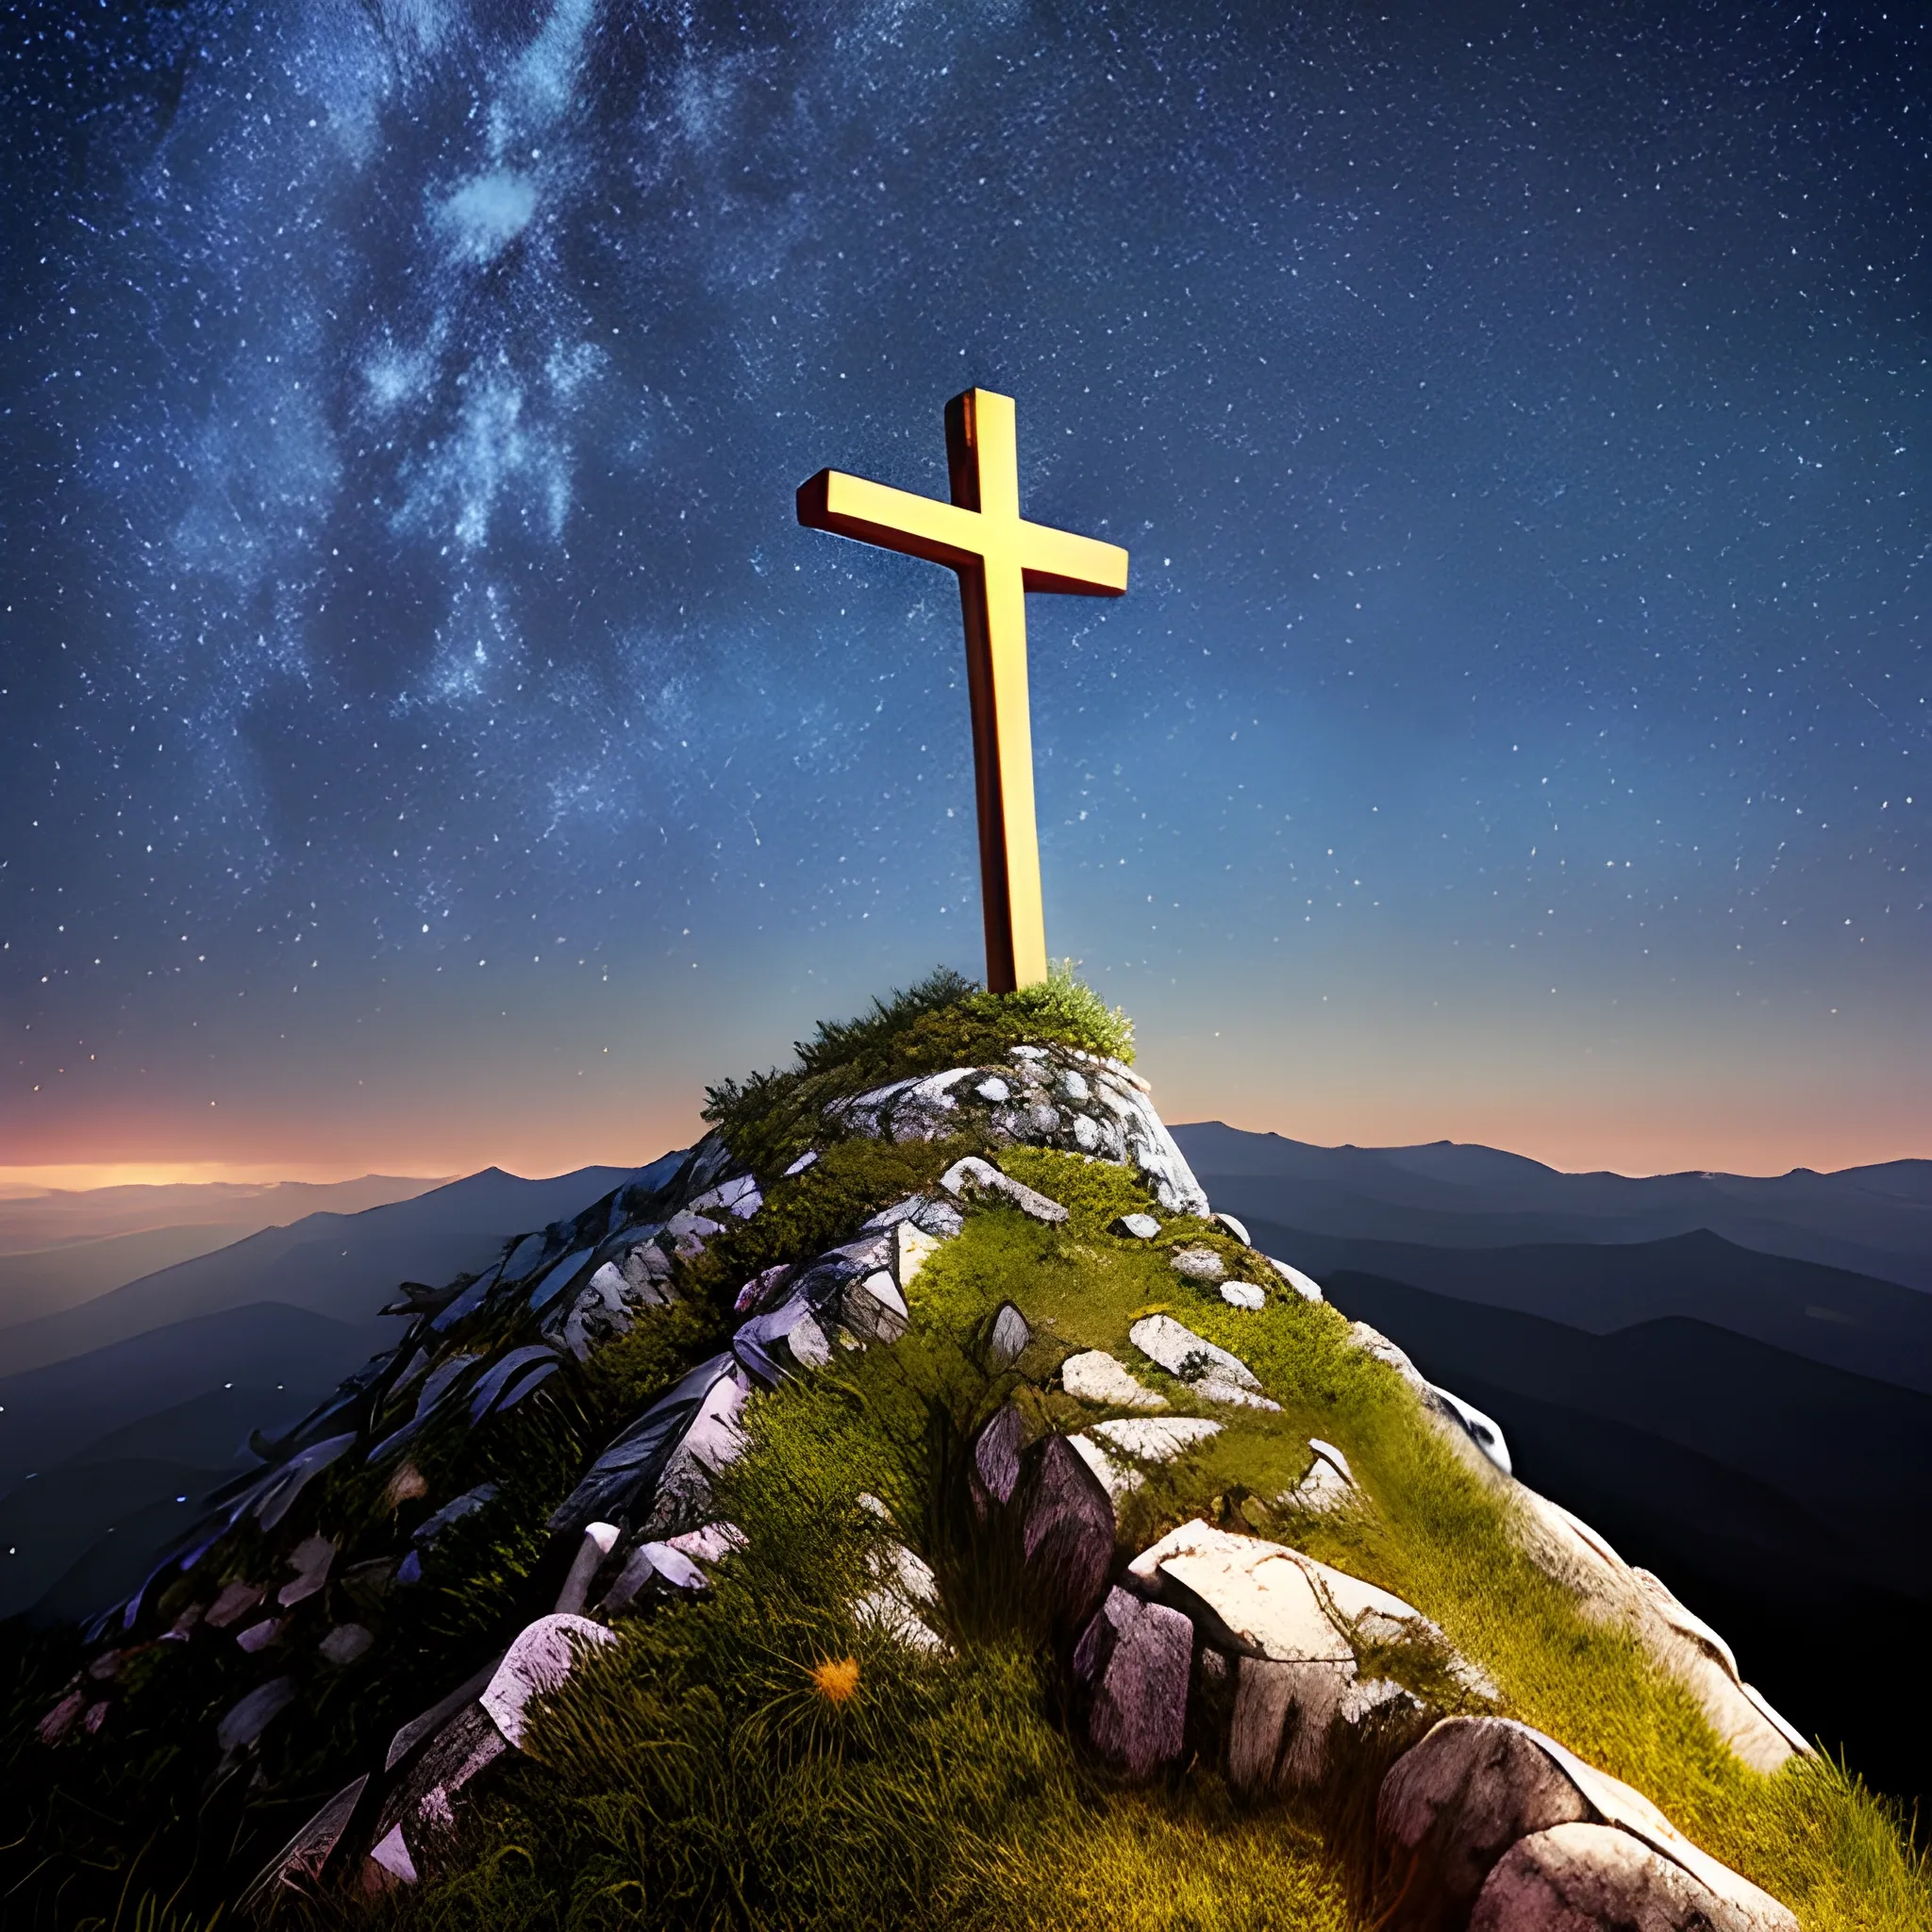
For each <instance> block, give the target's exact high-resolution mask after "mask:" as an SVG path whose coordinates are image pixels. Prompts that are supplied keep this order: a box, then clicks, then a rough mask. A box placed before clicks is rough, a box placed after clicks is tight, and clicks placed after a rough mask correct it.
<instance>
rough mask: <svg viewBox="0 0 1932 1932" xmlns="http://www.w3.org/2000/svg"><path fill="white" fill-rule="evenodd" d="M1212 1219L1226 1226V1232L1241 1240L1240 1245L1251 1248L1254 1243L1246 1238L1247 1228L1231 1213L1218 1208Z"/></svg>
mask: <svg viewBox="0 0 1932 1932" xmlns="http://www.w3.org/2000/svg"><path fill="white" fill-rule="evenodd" d="M1214 1219H1215V1220H1216V1221H1217V1222H1219V1223H1220V1224H1221V1225H1222V1226H1223V1227H1224V1228H1226V1230H1227V1231H1228V1233H1229V1234H1231V1235H1233V1237H1234V1238H1235V1240H1236V1241H1239V1242H1241V1246H1242V1247H1244V1248H1252V1247H1253V1246H1254V1245H1255V1244H1254V1242H1253V1241H1250V1240H1249V1239H1248V1230H1247V1226H1246V1224H1245V1223H1242V1222H1240V1221H1237V1220H1236V1219H1235V1218H1234V1216H1233V1215H1232V1214H1224V1213H1222V1212H1221V1210H1220V1209H1219V1208H1216V1209H1215V1212H1214Z"/></svg>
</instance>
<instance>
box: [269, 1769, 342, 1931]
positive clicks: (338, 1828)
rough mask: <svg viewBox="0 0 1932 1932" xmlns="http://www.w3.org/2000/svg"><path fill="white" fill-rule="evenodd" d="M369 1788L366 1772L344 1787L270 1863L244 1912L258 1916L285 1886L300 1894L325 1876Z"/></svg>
mask: <svg viewBox="0 0 1932 1932" xmlns="http://www.w3.org/2000/svg"><path fill="white" fill-rule="evenodd" d="M368 1784H369V1774H368V1773H367V1772H366V1771H365V1772H364V1773H363V1774H362V1775H361V1776H360V1777H358V1778H357V1779H356V1780H355V1781H354V1782H353V1783H351V1784H346V1785H344V1786H343V1787H342V1789H341V1790H339V1791H338V1792H337V1793H336V1794H335V1796H334V1797H333V1798H331V1799H330V1800H329V1801H328V1803H327V1804H325V1806H324V1807H322V1809H321V1810H320V1811H318V1812H317V1813H316V1814H315V1816H314V1817H313V1818H311V1819H310V1820H309V1821H308V1824H305V1825H304V1826H303V1827H302V1829H301V1830H300V1831H298V1832H297V1833H296V1834H295V1836H294V1837H293V1838H291V1840H289V1842H288V1843H287V1844H285V1845H284V1846H283V1847H282V1849H281V1850H280V1851H279V1852H277V1853H276V1854H275V1857H273V1858H271V1859H270V1860H269V1862H268V1864H267V1865H266V1867H264V1869H263V1870H262V1872H261V1874H260V1875H259V1876H258V1878H257V1879H256V1881H255V1883H254V1884H253V1885H251V1886H250V1887H249V1888H248V1890H247V1891H245V1892H244V1893H243V1894H242V1908H243V1909H244V1910H246V1911H251V1912H258V1911H259V1910H260V1909H261V1908H262V1907H264V1906H266V1905H268V1904H269V1902H270V1901H271V1900H272V1898H273V1897H274V1895H275V1892H277V1891H278V1890H281V1889H282V1888H283V1887H284V1886H288V1887H290V1888H291V1889H294V1890H300V1889H302V1888H303V1887H304V1886H306V1885H308V1884H310V1883H312V1882H313V1881H314V1880H315V1879H317V1878H319V1877H320V1876H321V1875H322V1868H323V1867H324V1866H325V1864H327V1863H328V1859H329V1854H330V1853H332V1852H333V1851H334V1850H335V1848H336V1847H337V1845H339V1844H340V1843H341V1840H342V1834H343V1832H345V1831H346V1830H348V1828H349V1821H350V1820H351V1819H352V1818H353V1817H355V1815H356V1807H357V1805H358V1803H359V1802H360V1801H361V1797H362V1793H363V1791H364V1790H366V1789H367V1788H368Z"/></svg>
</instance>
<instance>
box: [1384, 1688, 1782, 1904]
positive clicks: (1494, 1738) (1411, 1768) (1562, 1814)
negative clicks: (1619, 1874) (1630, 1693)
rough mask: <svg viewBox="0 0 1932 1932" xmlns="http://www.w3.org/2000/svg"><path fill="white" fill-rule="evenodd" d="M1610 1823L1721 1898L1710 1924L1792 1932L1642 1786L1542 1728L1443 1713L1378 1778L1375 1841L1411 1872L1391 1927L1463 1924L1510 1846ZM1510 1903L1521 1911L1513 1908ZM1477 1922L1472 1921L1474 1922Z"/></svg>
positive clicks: (1767, 1899) (1764, 1897)
mask: <svg viewBox="0 0 1932 1932" xmlns="http://www.w3.org/2000/svg"><path fill="white" fill-rule="evenodd" d="M1578 1824H1587V1825H1592V1826H1602V1825H1608V1826H1613V1827H1615V1828H1616V1829H1617V1831H1618V1833H1619V1834H1620V1835H1624V1836H1626V1837H1627V1838H1629V1839H1630V1840H1632V1841H1633V1842H1636V1843H1639V1844H1641V1846H1645V1847H1647V1848H1648V1849H1649V1851H1650V1852H1652V1853H1655V1854H1656V1855H1657V1856H1658V1857H1661V1858H1662V1859H1664V1860H1666V1861H1668V1862H1670V1863H1671V1864H1673V1865H1674V1866H1676V1867H1677V1868H1678V1869H1679V1870H1680V1871H1681V1872H1683V1873H1684V1874H1686V1875H1687V1877H1688V1878H1689V1879H1691V1880H1694V1881H1695V1883H1696V1885H1697V1886H1698V1888H1699V1889H1700V1890H1703V1891H1704V1892H1706V1893H1707V1894H1708V1895H1709V1896H1711V1897H1712V1898H1714V1899H1715V1900H1717V1901H1718V1902H1719V1903H1720V1905H1721V1907H1722V1914H1720V1913H1719V1912H1716V1911H1710V1910H1709V1909H1708V1908H1707V1924H1708V1925H1709V1926H1710V1927H1712V1928H1716V1927H1724V1928H1726V1932H1797V1922H1796V1921H1795V1920H1794V1919H1793V1918H1792V1917H1791V1915H1790V1913H1789V1912H1788V1911H1786V1909H1785V1908H1784V1907H1782V1906H1781V1905H1779V1904H1778V1903H1777V1901H1776V1900H1775V1899H1774V1898H1772V1897H1771V1896H1770V1895H1769V1894H1768V1893H1766V1892H1763V1891H1760V1890H1758V1889H1757V1886H1755V1885H1753V1884H1751V1883H1750V1881H1749V1880H1748V1879H1745V1878H1741V1877H1740V1876H1739V1874H1737V1873H1735V1872H1732V1871H1730V1870H1729V1869H1728V1868H1727V1867H1725V1866H1724V1865H1721V1864H1719V1863H1718V1861H1717V1860H1716V1859H1715V1858H1713V1857H1710V1856H1709V1854H1708V1853H1707V1852H1704V1851H1702V1850H1701V1849H1700V1848H1699V1847H1698V1846H1696V1845H1694V1844H1692V1843H1691V1841H1690V1840H1688V1839H1687V1838H1685V1837H1684V1835H1683V1834H1682V1833H1681V1832H1680V1831H1678V1830H1677V1828H1676V1827H1675V1826H1674V1824H1672V1823H1671V1822H1670V1820H1669V1819H1667V1818H1666V1817H1665V1816H1664V1815H1663V1813H1662V1812H1661V1811H1659V1810H1658V1809H1657V1807H1656V1806H1655V1805H1653V1804H1652V1803H1651V1802H1650V1801H1649V1799H1647V1798H1645V1797H1644V1796H1643V1795H1642V1794H1641V1792H1638V1791H1634V1790H1631V1789H1630V1787H1629V1786H1628V1785H1625V1784H1623V1783H1621V1782H1620V1781H1619V1780H1618V1779H1616V1778H1613V1777H1611V1776H1610V1775H1609V1774H1607V1773H1606V1772H1601V1771H1598V1770H1597V1769H1596V1768H1595V1767H1594V1766H1593V1765H1590V1764H1586V1763H1585V1762H1584V1761H1583V1760H1582V1759H1581V1758H1579V1757H1575V1756H1574V1755H1573V1754H1572V1753H1571V1752H1569V1751H1567V1750H1565V1749H1564V1748H1563V1746H1562V1745H1560V1744H1558V1743H1557V1741H1556V1740H1555V1739H1553V1738H1547V1737H1545V1736H1543V1734H1542V1733H1541V1732H1540V1731H1534V1730H1531V1729H1530V1727H1529V1726H1528V1725H1527V1724H1517V1723H1515V1722H1514V1721H1512V1720H1510V1719H1507V1718H1445V1719H1444V1720H1443V1721H1442V1722H1441V1724H1437V1725H1436V1726H1435V1728H1434V1729H1433V1730H1431V1731H1430V1732H1429V1734H1428V1736H1427V1737H1425V1738H1424V1739H1423V1740H1422V1741H1421V1742H1420V1743H1419V1744H1417V1745H1416V1746H1415V1747H1414V1749H1412V1750H1411V1751H1409V1752H1408V1753H1407V1754H1406V1755H1405V1756H1404V1757H1402V1758H1401V1759H1400V1760H1399V1761H1398V1762H1397V1763H1396V1764H1395V1766H1394V1767H1393V1768H1392V1769H1391V1771H1390V1773H1389V1774H1388V1776H1387V1777H1386V1778H1384V1780H1383V1781H1382V1790H1381V1793H1380V1795H1379V1796H1378V1798H1377V1801H1376V1836H1377V1840H1378V1842H1379V1843H1380V1845H1381V1847H1382V1852H1383V1856H1384V1857H1385V1858H1388V1859H1390V1860H1391V1862H1392V1863H1393V1864H1394V1866H1395V1867H1396V1869H1400V1870H1406V1871H1407V1873H1408V1874H1409V1875H1408V1882H1407V1884H1406V1885H1405V1888H1404V1896H1405V1899H1407V1900H1408V1901H1410V1905H1409V1907H1408V1916H1404V1917H1397V1918H1391V1921H1390V1925H1391V1932H1447V1928H1449V1927H1452V1926H1455V1927H1459V1926H1460V1925H1462V1924H1464V1923H1465V1919H1464V1917H1463V1914H1464V1913H1465V1912H1467V1911H1468V1909H1469V1907H1470V1904H1471V1902H1472V1901H1474V1900H1475V1899H1477V1898H1478V1896H1479V1895H1480V1894H1483V1893H1485V1892H1486V1891H1487V1890H1488V1885H1489V1883H1490V1880H1491V1875H1492V1871H1493V1869H1495V1868H1498V1866H1499V1861H1500V1860H1501V1859H1502V1858H1503V1857H1505V1855H1506V1854H1507V1852H1508V1849H1509V1847H1510V1846H1511V1845H1513V1844H1516V1843H1518V1842H1519V1841H1526V1840H1529V1839H1531V1838H1532V1837H1533V1836H1536V1835H1541V1834H1543V1833H1546V1832H1549V1831H1550V1830H1552V1829H1553V1828H1569V1827H1571V1826H1574V1825H1578ZM1512 1909H1514V1907H1512ZM1470 1923H1474V1922H1470ZM1533 1923H1536V1924H1541V1923H1548V1924H1575V1925H1577V1926H1580V1927H1591V1926H1595V1925H1597V1924H1600V1923H1601V1924H1613V1925H1619V1926H1623V1925H1631V1924H1640V1925H1643V1926H1646V1927H1647V1926H1649V1925H1651V1924H1658V1925H1664V1924H1678V1923H1690V1924H1694V1923H1695V1922H1694V1921H1691V1922H1679V1921H1676V1920H1656V1921H1653V1920H1650V1919H1645V1918H1642V1917H1641V1916H1638V1917H1635V1918H1629V1917H1626V1918H1624V1919H1622V1920H1618V1919H1614V1918H1613V1919H1611V1920H1608V1921H1598V1920H1594V1919H1579V1920H1574V1921H1569V1920H1563V1919H1560V1918H1557V1919H1553V1920H1550V1921H1547V1922H1536V1921H1531V1920H1527V1919H1512V1920H1508V1921H1502V1922H1498V1924H1499V1932H1500V1926H1501V1925H1503V1924H1507V1925H1509V1926H1512V1927H1513V1926H1515V1925H1519V1924H1521V1925H1528V1924H1533Z"/></svg>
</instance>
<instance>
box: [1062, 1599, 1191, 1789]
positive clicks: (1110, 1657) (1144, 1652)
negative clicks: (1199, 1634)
mask: <svg viewBox="0 0 1932 1932" xmlns="http://www.w3.org/2000/svg"><path fill="white" fill-rule="evenodd" d="M1193 1654H1194V1632H1193V1626H1192V1625H1191V1624H1190V1623H1189V1622H1188V1620H1187V1618H1186V1617H1184V1616H1182V1615H1181V1614H1180V1612H1179V1611H1177V1610H1171V1609H1169V1608H1167V1607H1165V1606H1164V1605H1161V1604H1150V1603H1142V1602H1141V1600H1140V1599H1139V1598H1138V1597H1134V1596H1129V1595H1128V1594H1127V1592H1126V1591H1124V1590H1110V1591H1108V1593H1107V1600H1106V1602H1105V1603H1104V1604H1103V1605H1102V1606H1101V1607H1100V1609H1099V1610H1098V1611H1096V1612H1095V1614H1094V1616H1093V1619H1092V1621H1091V1623H1090V1624H1088V1625H1087V1628H1086V1630H1085V1631H1084V1632H1083V1633H1082V1635H1081V1638H1080V1641H1079V1642H1078V1643H1077V1644H1076V1645H1075V1646H1074V1680H1075V1681H1076V1682H1077V1683H1078V1684H1080V1685H1081V1686H1082V1687H1083V1688H1084V1689H1085V1690H1086V1691H1087V1692H1088V1696H1089V1700H1090V1701H1089V1704H1088V1710H1087V1735H1088V1738H1089V1739H1090V1740H1091V1742H1092V1745H1093V1747H1094V1749H1095V1750H1096V1751H1098V1752H1099V1753H1100V1755H1101V1756H1102V1757H1105V1758H1107V1759H1108V1760H1109V1761H1110V1762H1111V1763H1114V1764H1117V1765H1118V1766H1120V1767H1121V1769H1122V1770H1124V1772H1125V1773H1126V1774H1127V1775H1128V1776H1129V1777H1135V1778H1145V1777H1149V1776H1151V1775H1152V1774H1154V1773H1155V1772H1156V1771H1157V1770H1158V1769H1159V1767H1160V1766H1161V1765H1163V1764H1168V1763H1172V1762H1173V1761H1174V1759H1175V1758H1177V1757H1179V1756H1180V1755H1181V1750H1182V1746H1183V1742H1184V1740H1185V1735H1186V1730H1187V1719H1188V1685H1189V1679H1190V1676H1191V1672H1192V1666H1193Z"/></svg>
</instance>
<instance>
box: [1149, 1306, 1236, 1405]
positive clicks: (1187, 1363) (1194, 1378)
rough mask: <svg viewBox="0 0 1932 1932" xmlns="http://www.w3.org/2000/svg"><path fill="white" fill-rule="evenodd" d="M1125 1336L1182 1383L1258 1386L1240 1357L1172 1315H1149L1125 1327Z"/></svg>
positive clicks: (1234, 1386)
mask: <svg viewBox="0 0 1932 1932" xmlns="http://www.w3.org/2000/svg"><path fill="white" fill-rule="evenodd" d="M1127 1339H1128V1341H1131V1342H1132V1343H1133V1344H1134V1346H1135V1347H1136V1348H1138V1349H1139V1350H1140V1351H1141V1354H1142V1355H1144V1356H1146V1357H1148V1358H1149V1359H1150V1360H1152V1361H1157V1362H1158V1363H1159V1364H1160V1366H1161V1367H1162V1368H1163V1369H1165V1370H1166V1371H1167V1373H1168V1374H1170V1375H1174V1376H1177V1377H1178V1378H1179V1379H1180V1380H1181V1381H1183V1382H1200V1381H1204V1380H1209V1379H1211V1380H1213V1381H1216V1382H1221V1383H1224V1384H1227V1385H1229V1386H1231V1387H1233V1388H1236V1389H1244V1390H1252V1389H1258V1388H1259V1387H1260V1386H1261V1385H1260V1384H1259V1383H1258V1382H1257V1381H1256V1380H1255V1375H1254V1371H1253V1370H1251V1369H1250V1368H1249V1367H1248V1365H1247V1363H1246V1362H1244V1361H1242V1360H1241V1357H1239V1356H1233V1355H1230V1354H1228V1352H1227V1350H1226V1349H1224V1348H1217V1347H1216V1346H1215V1345H1214V1344H1213V1342H1211V1341H1202V1339H1201V1338H1200V1337H1199V1336H1198V1335H1196V1334H1195V1333H1194V1332H1193V1330H1192V1329H1191V1328H1183V1327H1182V1326H1181V1324H1179V1323H1178V1322H1176V1321H1175V1320H1174V1318H1173V1317H1172V1316H1171V1315H1149V1316H1147V1317H1146V1318H1145V1319H1144V1320H1142V1321H1139V1322H1136V1323H1135V1324H1134V1325H1133V1326H1132V1327H1131V1328H1130V1329H1128V1330H1127Z"/></svg>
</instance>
